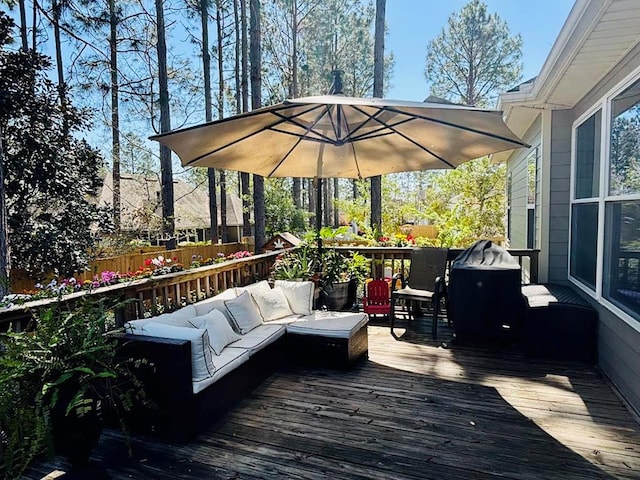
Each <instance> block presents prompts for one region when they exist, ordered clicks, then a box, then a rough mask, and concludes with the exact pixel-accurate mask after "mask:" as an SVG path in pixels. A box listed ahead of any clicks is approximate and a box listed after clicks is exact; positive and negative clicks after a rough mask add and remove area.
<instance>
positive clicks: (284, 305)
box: [251, 287, 293, 322]
mask: <svg viewBox="0 0 640 480" xmlns="http://www.w3.org/2000/svg"><path fill="white" fill-rule="evenodd" d="M251 296H252V297H253V300H254V301H255V302H256V304H257V305H258V309H259V310H260V314H261V315H262V318H263V319H264V321H265V322H269V321H271V320H278V319H279V318H283V317H287V316H289V315H293V312H292V311H291V307H289V302H288V301H287V297H285V295H284V292H283V291H282V289H281V288H280V287H275V288H272V289H269V290H267V291H265V290H254V291H252V292H251Z"/></svg>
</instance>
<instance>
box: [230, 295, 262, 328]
mask: <svg viewBox="0 0 640 480" xmlns="http://www.w3.org/2000/svg"><path fill="white" fill-rule="evenodd" d="M224 304H225V305H226V307H227V310H229V313H230V314H231V317H232V318H233V321H234V323H235V324H236V327H237V331H239V332H240V333H241V334H242V335H244V334H245V333H247V332H250V331H251V330H253V329H254V328H256V327H257V326H258V325H262V323H263V320H262V316H261V315H260V310H258V307H257V305H256V304H255V302H254V301H253V299H252V298H251V294H250V293H249V292H243V293H242V294H240V295H238V296H237V297H236V298H233V299H231V300H225V301H224Z"/></svg>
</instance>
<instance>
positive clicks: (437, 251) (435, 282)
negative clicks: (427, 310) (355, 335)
mask: <svg viewBox="0 0 640 480" xmlns="http://www.w3.org/2000/svg"><path fill="white" fill-rule="evenodd" d="M448 254H449V250H448V249H446V248H415V249H414V250H413V251H412V252H411V265H410V266H409V277H408V278H407V279H406V281H405V279H404V278H403V277H402V276H400V278H401V280H402V288H401V289H399V290H392V291H391V333H392V334H393V326H394V323H395V305H396V302H397V301H398V300H405V301H406V302H408V303H409V305H407V309H408V315H409V318H411V305H410V304H411V303H413V302H425V301H426V302H431V305H432V307H433V325H432V333H433V338H434V340H435V339H436V337H437V334H438V313H439V312H440V300H441V299H442V298H445V296H446V285H445V280H444V278H445V271H446V268H447V256H448ZM392 286H393V287H395V279H394V281H393V283H392Z"/></svg>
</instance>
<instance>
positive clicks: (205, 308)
mask: <svg viewBox="0 0 640 480" xmlns="http://www.w3.org/2000/svg"><path fill="white" fill-rule="evenodd" d="M237 296H238V295H236V289H235V288H227V289H226V290H224V291H222V292H221V293H219V294H217V295H215V296H213V297H211V298H206V299H204V300H202V301H200V302H197V303H194V304H193V306H194V308H195V309H196V315H195V316H196V317H200V316H202V315H205V314H206V313H209V312H210V311H211V310H213V309H214V308H216V309H218V310H221V308H220V305H222V308H224V301H225V300H231V299H232V298H236V297H237ZM222 313H225V312H222Z"/></svg>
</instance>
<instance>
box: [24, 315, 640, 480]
mask: <svg viewBox="0 0 640 480" xmlns="http://www.w3.org/2000/svg"><path fill="white" fill-rule="evenodd" d="M400 326H401V327H402V324H400ZM430 331H431V330H430V326H429V325H428V321H427V320H425V321H424V323H422V322H420V323H418V322H416V325H412V326H411V327H410V328H409V329H408V330H407V331H406V332H405V333H404V334H403V335H401V337H400V338H399V339H397V340H396V339H394V338H393V337H392V336H391V335H390V334H389V330H388V328H386V327H382V326H370V327H369V348H370V354H369V360H368V361H365V362H362V363H361V364H359V365H358V366H357V367H356V368H354V369H353V370H352V371H348V372H340V371H331V370H323V369H308V368H304V369H303V368H289V369H287V370H286V371H280V372H278V373H276V374H274V375H272V376H271V377H270V378H269V379H267V381H266V382H264V383H263V384H262V385H261V387H260V388H259V389H257V390H256V391H255V392H254V393H253V394H252V395H251V396H250V397H248V398H246V399H245V400H243V401H242V402H241V403H240V404H239V405H238V406H237V407H236V408H235V409H234V410H232V411H231V412H229V414H227V415H226V416H225V417H224V418H223V419H222V420H221V421H220V422H219V423H217V424H216V425H214V426H213V427H212V428H211V429H210V430H209V431H208V432H207V433H206V434H204V435H201V436H200V437H199V438H198V440H197V441H195V442H193V443H191V444H188V445H174V444H166V443H159V442H157V441H155V440H152V439H145V438H134V439H133V445H132V446H133V457H132V458H130V459H129V458H127V456H126V449H125V448H124V447H123V443H122V439H121V437H120V435H119V434H118V433H117V432H113V431H107V432H106V433H105V434H104V435H103V438H102V440H101V444H100V446H99V449H98V451H97V452H96V454H95V457H94V458H95V460H96V462H100V463H101V464H102V465H104V466H106V467H107V469H108V473H109V475H110V478H112V479H114V480H120V479H132V478H133V479H214V478H215V479H217V478H220V479H258V478H261V479H303V478H304V479H318V480H320V479H322V480H324V479H327V478H331V479H394V480H395V479H421V480H423V479H438V480H440V479H481V480H482V479H497V478H500V479H556V478H557V479H563V480H571V479H581V480H582V479H612V478H626V479H634V478H635V479H638V478H640V426H639V425H638V423H636V421H635V420H634V418H633V417H632V415H631V414H630V413H629V411H628V410H627V409H626V408H625V407H624V405H623V404H622V403H621V401H620V400H619V399H618V397H617V396H616V394H615V393H614V391H613V390H612V389H611V388H610V387H609V385H608V384H607V382H606V381H605V380H604V379H603V378H602V376H601V375H600V374H599V373H598V371H597V370H596V369H595V368H592V367H589V366H586V365H582V364H570V363H554V362H542V361H532V360H528V359H525V358H523V357H522V356H521V355H519V354H518V353H516V352H505V351H500V352H497V351H490V350H486V349H474V348H469V347H466V348H465V347H458V346H452V345H448V344H447V342H446V339H447V338H450V333H448V332H447V331H446V327H445V328H442V329H441V332H442V335H441V338H440V340H444V343H440V342H438V343H436V342H434V341H433V340H431V337H430V335H429V332H430ZM398 333H400V334H402V333H403V331H402V329H399V330H398ZM64 468H65V465H64V463H62V462H60V461H55V460H54V461H51V462H47V463H42V464H39V465H37V466H34V468H33V469H32V470H31V471H30V472H29V473H28V475H27V476H26V477H25V478H29V479H40V478H42V477H44V476H45V475H47V474H50V476H49V477H48V478H55V477H56V476H57V475H59V473H53V474H51V472H52V471H55V470H58V471H62V470H64ZM93 478H95V477H93Z"/></svg>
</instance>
